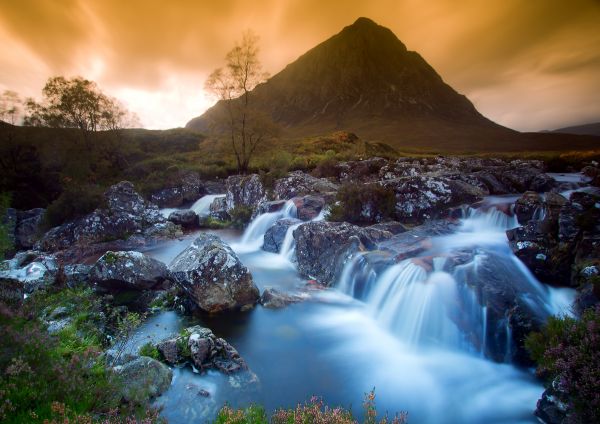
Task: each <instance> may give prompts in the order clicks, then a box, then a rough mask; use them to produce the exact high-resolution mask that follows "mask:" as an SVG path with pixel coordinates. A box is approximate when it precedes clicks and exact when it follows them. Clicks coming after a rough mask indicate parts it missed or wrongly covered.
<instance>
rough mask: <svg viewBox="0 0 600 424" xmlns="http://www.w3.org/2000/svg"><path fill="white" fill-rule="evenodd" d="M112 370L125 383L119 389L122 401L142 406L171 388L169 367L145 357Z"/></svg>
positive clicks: (171, 372)
mask: <svg viewBox="0 0 600 424" xmlns="http://www.w3.org/2000/svg"><path fill="white" fill-rule="evenodd" d="M114 369H115V371H116V372H117V374H119V375H120V376H121V378H122V379H123V380H124V381H126V382H127V384H124V385H122V387H121V390H122V391H121V395H122V396H123V399H124V400H125V401H126V402H129V403H133V404H144V402H146V401H147V400H148V399H151V398H155V397H157V396H160V395H161V394H162V393H164V392H165V391H166V390H167V389H168V388H169V387H170V386H171V380H172V379H173V371H171V369H170V368H169V367H167V366H166V365H165V364H163V363H161V362H159V361H157V360H155V359H152V358H148V357H146V356H140V357H138V358H136V359H133V360H132V361H129V362H126V363H125V364H123V365H119V366H116V367H115V368H114Z"/></svg>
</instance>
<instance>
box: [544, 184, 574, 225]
mask: <svg viewBox="0 0 600 424" xmlns="http://www.w3.org/2000/svg"><path fill="white" fill-rule="evenodd" d="M544 203H545V204H546V209H547V212H548V215H549V217H550V218H551V219H556V220H558V216H559V215H560V209H561V208H562V207H563V206H564V205H566V204H567V203H568V200H567V199H566V197H564V196H562V195H560V194H558V193H554V192H552V191H551V192H549V193H545V194H544Z"/></svg>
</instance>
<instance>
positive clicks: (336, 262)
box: [293, 221, 392, 285]
mask: <svg viewBox="0 0 600 424" xmlns="http://www.w3.org/2000/svg"><path fill="white" fill-rule="evenodd" d="M293 234H294V240H295V241H296V259H297V262H298V271H299V272H300V274H302V275H303V276H305V277H307V278H310V279H315V280H318V281H319V282H321V283H323V284H326V285H329V284H332V283H334V279H335V277H336V275H339V272H340V271H341V268H342V266H343V263H344V261H345V259H346V257H347V256H348V255H350V254H352V253H354V252H355V251H357V250H365V249H374V248H376V247H377V245H378V243H379V242H382V241H383V240H386V239H389V238H390V237H392V234H391V233H389V232H387V231H382V230H379V229H376V228H371V227H358V226H356V225H352V224H348V223H346V222H324V221H314V222H308V223H305V224H302V225H300V226H299V227H298V228H297V229H296V230H294V233H293Z"/></svg>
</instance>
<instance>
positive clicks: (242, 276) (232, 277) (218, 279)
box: [169, 234, 259, 313]
mask: <svg viewBox="0 0 600 424" xmlns="http://www.w3.org/2000/svg"><path fill="white" fill-rule="evenodd" d="M169 269H170V271H171V273H172V275H173V278H174V279H175V281H176V282H177V284H178V285H179V286H180V287H181V288H182V289H183V291H184V292H185V293H186V294H187V295H188V296H189V297H190V298H191V299H192V300H193V301H194V302H195V303H196V304H197V305H198V306H199V307H200V309H202V310H203V311H205V312H210V313H212V312H220V311H224V310H227V309H235V308H241V307H243V306H245V305H253V304H255V303H256V302H257V300H258V298H259V292H258V288H257V287H256V285H255V284H254V282H253V280H252V275H251V274H250V272H249V271H248V268H246V267H245V266H244V265H242V263H241V262H240V260H239V258H238V257H237V255H236V254H235V253H234V252H233V250H231V247H229V246H228V245H227V244H225V243H224V242H223V241H222V240H221V239H220V238H218V237H217V236H215V235H212V234H201V235H200V236H199V237H198V238H197V239H196V240H194V242H193V243H192V244H191V245H190V246H189V247H188V248H187V249H185V250H184V251H183V252H181V253H180V254H179V255H177V257H176V258H175V259H173V261H172V262H171V264H170V265H169Z"/></svg>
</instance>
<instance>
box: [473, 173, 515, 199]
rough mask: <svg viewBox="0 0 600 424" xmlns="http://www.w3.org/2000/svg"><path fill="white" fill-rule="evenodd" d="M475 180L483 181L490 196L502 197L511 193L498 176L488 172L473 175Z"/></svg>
mask: <svg viewBox="0 0 600 424" xmlns="http://www.w3.org/2000/svg"><path fill="white" fill-rule="evenodd" d="M473 176H474V177H475V178H477V179H478V180H479V181H481V182H482V183H483V184H484V185H485V186H486V187H487V189H488V191H489V193H490V194H494V195H502V194H508V193H510V192H511V190H509V189H508V188H507V187H506V186H505V185H504V184H502V183H501V182H500V181H499V180H498V178H496V176H495V175H494V174H493V173H491V172H487V171H479V172H476V173H474V174H473Z"/></svg>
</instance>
